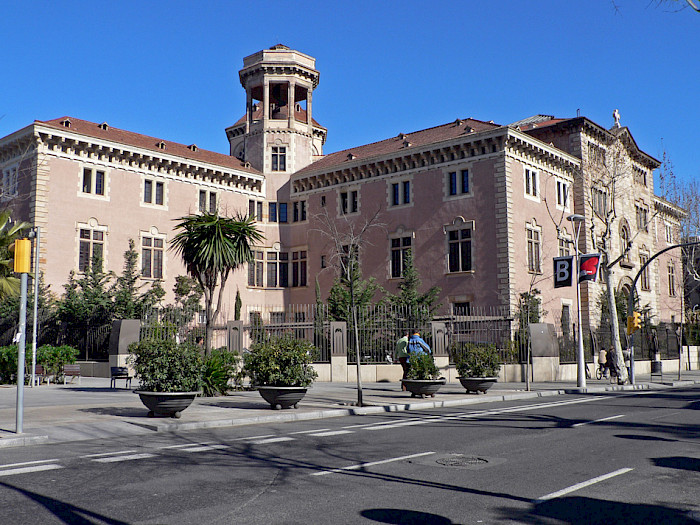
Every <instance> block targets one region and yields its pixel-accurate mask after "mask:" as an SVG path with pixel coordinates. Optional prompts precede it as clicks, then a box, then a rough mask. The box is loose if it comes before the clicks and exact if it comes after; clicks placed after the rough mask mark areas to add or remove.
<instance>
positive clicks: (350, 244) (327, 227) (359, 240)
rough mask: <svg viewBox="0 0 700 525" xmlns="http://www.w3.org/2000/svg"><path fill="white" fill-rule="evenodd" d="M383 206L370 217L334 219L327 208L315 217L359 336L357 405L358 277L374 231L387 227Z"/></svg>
mask: <svg viewBox="0 0 700 525" xmlns="http://www.w3.org/2000/svg"><path fill="white" fill-rule="evenodd" d="M380 212H381V209H377V211H376V212H375V213H374V214H373V215H371V216H368V217H356V218H350V217H348V216H347V215H343V216H342V217H341V218H340V219H334V218H332V217H331V216H330V214H329V213H328V210H327V209H326V208H324V210H323V212H322V213H319V214H317V215H314V216H313V219H314V220H315V221H316V222H317V223H318V224H319V227H318V228H314V230H315V231H318V232H319V233H320V234H321V235H322V236H323V237H324V238H325V239H327V240H328V241H329V242H330V245H331V254H330V261H331V262H332V263H333V266H334V267H335V268H337V269H338V273H339V274H340V275H339V277H340V279H341V280H342V282H344V283H345V284H346V286H347V289H348V293H349V299H350V313H351V315H352V325H353V332H354V334H353V335H354V339H355V358H356V361H357V406H362V379H361V375H360V370H361V368H360V365H361V360H360V335H359V329H358V326H357V300H358V290H357V287H356V285H357V280H358V279H357V276H358V275H360V274H361V268H362V263H361V261H362V257H361V256H362V253H363V252H364V251H365V250H366V249H367V248H368V247H369V246H371V243H370V242H369V240H368V237H369V235H370V232H371V231H372V230H375V229H378V228H379V229H384V228H385V225H384V224H382V223H380V222H379V218H380Z"/></svg>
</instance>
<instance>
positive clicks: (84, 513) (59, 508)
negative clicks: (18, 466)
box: [0, 482, 129, 525]
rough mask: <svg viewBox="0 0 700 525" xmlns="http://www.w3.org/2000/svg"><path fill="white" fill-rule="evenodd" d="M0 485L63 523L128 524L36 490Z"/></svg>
mask: <svg viewBox="0 0 700 525" xmlns="http://www.w3.org/2000/svg"><path fill="white" fill-rule="evenodd" d="M0 487H5V488H8V489H11V490H14V491H16V492H18V493H20V494H22V495H24V496H26V497H27V498H28V499H30V500H32V501H35V502H36V503H38V504H39V505H41V506H43V507H44V508H45V509H46V510H48V511H49V512H50V513H51V514H53V515H54V516H56V518H58V519H59V520H61V521H62V522H63V523H70V524H71V525H93V524H94V523H95V520H98V521H99V523H105V524H107V525H129V524H128V523H127V522H126V521H121V520H115V519H112V518H110V517H108V516H105V515H103V514H98V513H97V512H92V511H90V510H86V509H83V508H80V507H76V506H75V505H71V504H69V503H64V502H63V501H60V500H57V499H54V498H49V497H48V496H42V495H41V494H37V493H36V492H32V491H30V490H27V489H21V488H18V487H15V486H13V485H10V484H8V483H2V482H0Z"/></svg>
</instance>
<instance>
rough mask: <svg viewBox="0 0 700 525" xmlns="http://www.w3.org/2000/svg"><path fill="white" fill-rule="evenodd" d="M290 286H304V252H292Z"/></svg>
mask: <svg viewBox="0 0 700 525" xmlns="http://www.w3.org/2000/svg"><path fill="white" fill-rule="evenodd" d="M292 286H293V287H296V286H306V251H298V252H292Z"/></svg>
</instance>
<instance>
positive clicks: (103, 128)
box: [35, 117, 261, 175]
mask: <svg viewBox="0 0 700 525" xmlns="http://www.w3.org/2000/svg"><path fill="white" fill-rule="evenodd" d="M66 120H68V121H70V126H69V127H66V126H65V125H64V122H65V121H66ZM35 122H36V123H37V124H42V125H44V126H47V127H50V128H54V129H57V130H60V131H70V132H71V133H78V134H80V135H86V136H88V137H93V138H96V139H102V140H107V141H110V142H115V143H119V144H124V145H125V146H133V147H137V148H142V149H147V150H151V151H153V152H154V153H158V154H161V155H162V154H168V155H175V156H178V157H184V158H186V159H190V160H194V161H200V162H206V163H210V164H217V165H219V166H222V167H225V168H229V169H236V170H240V171H245V172H247V173H254V174H256V175H260V174H261V173H260V172H259V171H258V170H256V169H254V168H247V167H245V164H244V163H243V162H242V161H240V160H239V159H237V158H236V157H231V156H230V155H224V154H223V153H216V152H214V151H209V150H205V149H200V148H192V149H190V146H186V145H184V144H180V143H178V142H172V141H169V140H163V139H159V138H155V137H149V136H147V135H141V134H139V133H133V132H131V131H125V130H123V129H118V128H113V127H111V126H108V125H105V124H97V123H95V122H89V121H87V120H80V119H77V118H73V117H61V118H57V119H53V120H37V121H35ZM159 144H163V145H164V146H165V148H161V147H159Z"/></svg>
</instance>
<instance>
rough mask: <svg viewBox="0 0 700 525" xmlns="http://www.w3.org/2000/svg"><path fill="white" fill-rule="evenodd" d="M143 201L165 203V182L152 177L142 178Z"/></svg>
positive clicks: (156, 203) (160, 204) (157, 203)
mask: <svg viewBox="0 0 700 525" xmlns="http://www.w3.org/2000/svg"><path fill="white" fill-rule="evenodd" d="M143 202H144V203H146V204H155V205H157V206H162V205H163V204H165V183H164V182H162V181H156V180H153V179H144V181H143Z"/></svg>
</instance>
